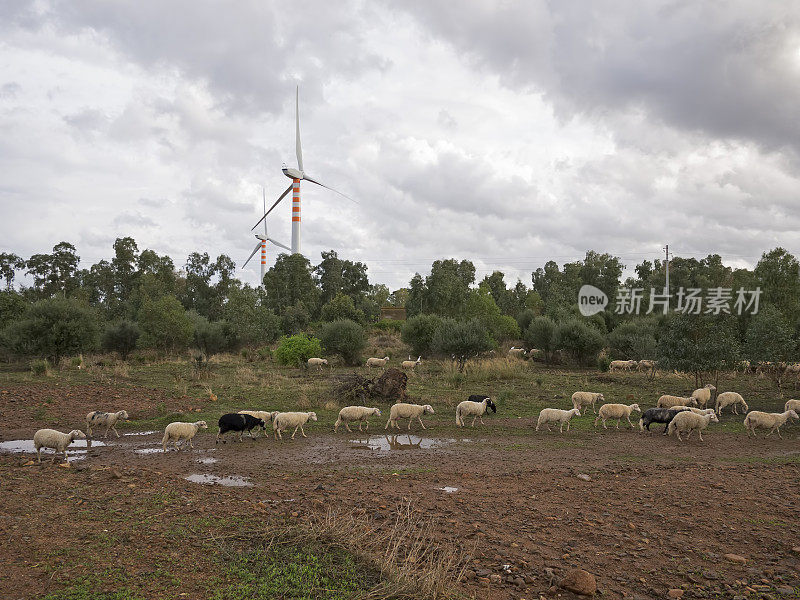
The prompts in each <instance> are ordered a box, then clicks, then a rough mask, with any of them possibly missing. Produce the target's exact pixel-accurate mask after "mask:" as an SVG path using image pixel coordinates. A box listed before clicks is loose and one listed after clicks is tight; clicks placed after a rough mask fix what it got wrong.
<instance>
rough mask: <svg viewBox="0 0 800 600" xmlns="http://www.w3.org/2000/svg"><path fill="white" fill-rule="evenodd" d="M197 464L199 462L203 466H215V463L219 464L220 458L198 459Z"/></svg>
mask: <svg viewBox="0 0 800 600" xmlns="http://www.w3.org/2000/svg"><path fill="white" fill-rule="evenodd" d="M197 462H199V463H200V464H201V465H213V464H214V463H218V462H219V459H218V458H198V459H197Z"/></svg>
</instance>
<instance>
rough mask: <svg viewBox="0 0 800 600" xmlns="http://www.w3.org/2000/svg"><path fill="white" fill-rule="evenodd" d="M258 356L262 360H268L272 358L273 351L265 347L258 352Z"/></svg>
mask: <svg viewBox="0 0 800 600" xmlns="http://www.w3.org/2000/svg"><path fill="white" fill-rule="evenodd" d="M256 356H258V358H260V359H261V360H267V359H268V358H269V357H271V356H272V350H270V349H269V347H268V346H264V347H263V348H259V349H258V350H256Z"/></svg>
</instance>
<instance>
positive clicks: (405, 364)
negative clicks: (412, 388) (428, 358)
mask: <svg viewBox="0 0 800 600" xmlns="http://www.w3.org/2000/svg"><path fill="white" fill-rule="evenodd" d="M421 362H422V357H421V356H419V357H417V360H411V357H410V356H409V357H408V360H404V361H403V362H402V363H400V366H401V367H403V368H404V369H413V368H414V367H416V366H417V365H418V364H420V363H421Z"/></svg>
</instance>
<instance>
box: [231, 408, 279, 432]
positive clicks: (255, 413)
mask: <svg viewBox="0 0 800 600" xmlns="http://www.w3.org/2000/svg"><path fill="white" fill-rule="evenodd" d="M239 414H240V415H250V416H251V417H255V418H256V419H261V420H262V421H264V426H263V427H261V431H263V432H266V431H267V423H270V422H271V421H272V418H273V417H274V416H275V415H277V414H278V411H277V410H276V411H272V412H270V411H267V410H240V411H239ZM248 435H249V436H250V437H253V430H252V429H251V430H250V431H249V432H248ZM255 437H258V432H256V436H255Z"/></svg>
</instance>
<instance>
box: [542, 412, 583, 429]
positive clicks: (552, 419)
mask: <svg viewBox="0 0 800 600" xmlns="http://www.w3.org/2000/svg"><path fill="white" fill-rule="evenodd" d="M576 416H577V417H580V416H581V411H580V409H578V408H573V409H572V410H561V409H560V408H543V409H542V411H541V412H540V413H539V418H538V419H537V420H536V431H539V427H541V426H542V425H547V431H550V423H558V424H559V425H560V426H559V428H558V431H559V433H564V423H566V424H567V431H569V421H570V419H572V417H576Z"/></svg>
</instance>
